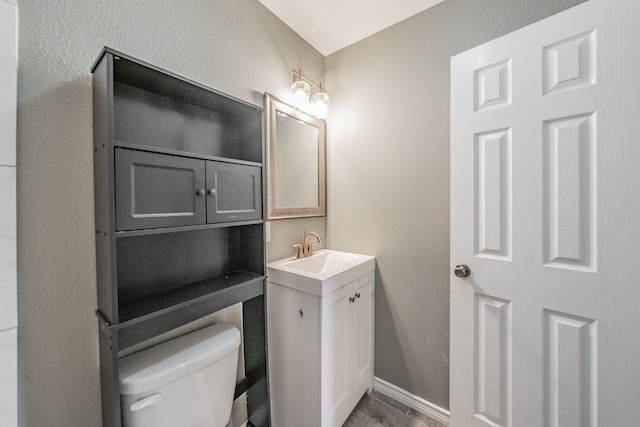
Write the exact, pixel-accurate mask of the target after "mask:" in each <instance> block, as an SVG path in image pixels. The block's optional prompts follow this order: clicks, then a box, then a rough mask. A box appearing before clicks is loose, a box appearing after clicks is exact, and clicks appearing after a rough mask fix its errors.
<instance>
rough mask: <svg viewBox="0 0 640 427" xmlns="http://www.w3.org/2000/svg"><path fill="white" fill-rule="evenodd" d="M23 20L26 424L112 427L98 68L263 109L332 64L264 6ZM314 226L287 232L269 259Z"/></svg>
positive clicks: (60, 11) (72, 2)
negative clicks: (132, 66)
mask: <svg viewBox="0 0 640 427" xmlns="http://www.w3.org/2000/svg"><path fill="white" fill-rule="evenodd" d="M19 22H20V25H19V38H20V45H19V76H18V84H19V87H18V152H17V156H18V165H19V168H18V194H19V196H18V218H19V220H18V221H19V223H18V247H19V253H18V259H19V261H18V277H19V322H20V332H19V340H20V344H19V352H20V360H21V362H20V365H21V366H20V368H19V369H20V378H19V384H20V385H19V387H20V402H21V409H20V411H21V413H20V425H22V426H34V427H36V426H61V427H62V426H64V427H93V426H100V425H101V414H100V388H99V376H98V375H99V368H98V351H97V347H98V342H97V323H96V318H95V316H94V314H93V311H94V310H95V308H96V283H95V250H94V237H93V236H94V233H95V231H94V220H93V158H92V150H91V147H92V122H91V117H92V115H91V108H92V107H91V75H90V73H89V69H90V67H91V65H92V63H93V61H94V59H95V58H96V57H97V55H98V54H99V52H100V50H101V48H102V46H103V45H108V46H110V47H113V48H115V49H117V50H121V51H123V52H126V53H128V54H130V55H133V56H135V57H138V58H141V59H143V60H145V61H148V62H150V63H153V64H156V65H158V66H160V67H163V68H167V69H169V70H171V71H174V72H176V73H178V74H181V75H184V76H186V77H189V78H191V79H193V80H196V81H198V82H201V83H204V84H206V85H209V86H212V87H215V88H217V89H219V90H222V91H224V92H226V93H229V94H231V95H233V96H236V97H239V98H242V99H244V100H246V101H249V102H253V103H255V104H258V105H262V94H263V92H265V91H269V92H271V93H273V94H274V95H276V96H280V97H282V96H283V95H284V94H286V93H287V92H288V88H289V85H290V84H291V69H292V68H293V69H299V68H302V70H303V71H304V73H305V74H308V75H309V77H311V78H313V79H317V80H322V81H324V57H323V56H322V55H320V54H319V53H318V52H317V51H316V50H315V49H313V48H312V47H311V46H310V45H308V44H307V43H306V42H304V41H303V40H302V39H301V38H300V37H299V36H298V35H297V34H295V33H294V32H293V31H292V30H291V29H289V28H288V27H286V26H285V25H284V24H283V23H282V22H281V21H280V20H278V19H276V18H275V17H274V16H273V15H272V14H271V13H270V12H268V11H267V10H266V9H265V8H264V7H262V6H261V5H260V3H258V2H257V1H256V0H233V1H230V0H187V1H169V0H154V1H139V0H109V1H93V0H56V1H41V0H20V5H19ZM312 227H317V228H319V229H321V232H323V233H324V228H325V221H324V219H321V220H318V221H315V222H312V226H309V225H308V223H307V222H305V221H281V222H279V223H278V225H277V227H276V228H277V229H278V230H280V231H279V235H278V239H275V241H274V242H273V243H272V244H270V251H272V252H275V253H277V252H281V253H285V252H286V253H287V254H291V253H293V252H292V251H293V250H292V249H291V248H290V247H289V246H288V245H289V243H295V241H297V240H299V239H300V238H301V235H302V231H303V229H304V228H312ZM294 236H295V237H294Z"/></svg>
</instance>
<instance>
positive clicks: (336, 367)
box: [322, 284, 354, 427]
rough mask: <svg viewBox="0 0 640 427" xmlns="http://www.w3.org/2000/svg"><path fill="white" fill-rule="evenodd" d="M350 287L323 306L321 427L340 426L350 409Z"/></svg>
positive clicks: (325, 298) (326, 301)
mask: <svg viewBox="0 0 640 427" xmlns="http://www.w3.org/2000/svg"><path fill="white" fill-rule="evenodd" d="M353 293H354V292H353V286H352V284H349V285H346V286H345V287H343V288H341V289H339V290H337V291H335V292H333V293H331V294H329V295H328V296H326V297H324V299H323V302H322V317H323V319H322V406H323V410H322V427H331V426H337V425H341V424H342V423H343V422H344V420H345V419H346V418H347V416H348V415H349V413H350V412H351V410H352V409H353V407H351V406H350V403H351V401H350V396H351V394H350V391H351V387H352V386H351V374H350V371H349V363H350V361H349V358H350V355H349V352H350V345H351V344H350V334H349V330H350V325H349V318H350V314H351V313H350V312H351V309H352V308H353V307H352V305H353V303H352V302H351V300H350V299H349V298H350V297H353Z"/></svg>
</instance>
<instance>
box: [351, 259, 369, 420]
mask: <svg viewBox="0 0 640 427" xmlns="http://www.w3.org/2000/svg"><path fill="white" fill-rule="evenodd" d="M374 282H375V275H374V272H373V271H372V272H370V273H367V274H366V275H365V276H363V277H362V278H360V279H359V280H358V281H357V282H356V285H357V286H356V287H355V294H354V297H355V300H354V302H353V303H352V304H351V305H352V307H351V310H350V311H351V313H350V316H351V322H350V323H351V326H350V328H349V334H350V342H351V345H352V347H351V348H352V352H351V357H350V359H351V364H352V368H351V372H352V376H353V386H352V396H353V397H352V403H353V405H352V409H353V406H355V405H356V404H357V403H358V401H359V400H360V398H361V397H362V395H363V394H364V392H365V391H367V390H368V389H371V388H373V335H374V304H373V303H374V284H375V283H374Z"/></svg>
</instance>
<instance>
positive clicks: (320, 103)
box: [311, 92, 329, 120]
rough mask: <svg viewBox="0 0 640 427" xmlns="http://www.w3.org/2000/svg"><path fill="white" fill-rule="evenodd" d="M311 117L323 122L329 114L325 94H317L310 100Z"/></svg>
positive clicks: (326, 95)
mask: <svg viewBox="0 0 640 427" xmlns="http://www.w3.org/2000/svg"><path fill="white" fill-rule="evenodd" d="M311 102H312V108H313V115H314V116H316V117H317V118H319V119H321V120H324V119H326V118H327V114H328V113H329V95H328V94H327V93H326V92H317V93H315V94H314V95H313V97H312V98H311Z"/></svg>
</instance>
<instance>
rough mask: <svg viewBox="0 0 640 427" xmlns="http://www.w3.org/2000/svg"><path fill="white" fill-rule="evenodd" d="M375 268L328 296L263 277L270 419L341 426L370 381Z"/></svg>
mask: <svg viewBox="0 0 640 427" xmlns="http://www.w3.org/2000/svg"><path fill="white" fill-rule="evenodd" d="M374 285H375V272H374V271H373V270H372V271H369V272H367V273H365V274H364V275H362V276H361V277H359V278H357V279H355V280H353V281H350V282H349V283H347V284H345V285H344V286H342V287H340V288H338V289H336V290H334V291H333V292H331V293H329V294H327V295H324V296H322V295H314V294H310V293H307V292H303V291H301V290H297V289H293V288H290V287H287V286H282V285H279V284H277V283H274V282H272V281H268V282H267V329H268V338H269V341H268V343H269V344H268V357H269V382H270V390H271V394H270V398H271V411H272V412H271V415H272V418H271V420H272V425H273V426H274V427H291V426H303V425H304V426H309V427H313V426H322V427H339V426H341V425H342V423H343V422H344V421H345V420H346V419H347V417H348V416H349V414H350V413H351V411H352V410H353V408H355V406H356V404H357V403H358V401H359V400H360V398H361V397H362V395H363V394H364V393H365V392H366V391H367V389H371V388H372V387H373V366H374V363H373V339H374V338H373V336H374V288H375V286H374Z"/></svg>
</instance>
